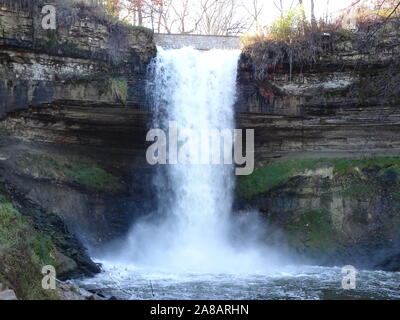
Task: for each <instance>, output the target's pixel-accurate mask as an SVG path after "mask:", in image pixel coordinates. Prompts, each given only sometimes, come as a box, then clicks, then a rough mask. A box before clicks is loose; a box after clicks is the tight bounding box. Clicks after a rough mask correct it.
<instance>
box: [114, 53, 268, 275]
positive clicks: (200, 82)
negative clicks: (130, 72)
mask: <svg viewBox="0 0 400 320" xmlns="http://www.w3.org/2000/svg"><path fill="white" fill-rule="evenodd" d="M239 55H240V52H239V51H233V50H232V51H230V50H211V51H197V50H195V49H193V48H183V49H177V50H163V49H162V48H159V50H158V55H157V57H156V59H155V60H154V62H153V64H152V66H151V72H150V80H149V86H148V95H149V96H150V97H151V98H152V106H153V110H152V111H153V115H154V116H153V124H152V127H153V128H159V129H162V130H163V131H165V132H167V131H168V130H169V129H170V123H171V122H174V123H176V126H177V127H176V130H177V132H178V136H180V135H182V134H183V137H185V135H184V132H185V130H188V129H190V130H191V131H192V132H194V133H196V136H197V137H204V132H211V131H212V130H228V131H230V132H233V130H234V125H235V121H234V109H233V106H234V103H235V98H236V78H237V68H238V59H239ZM169 135H171V132H170V131H169ZM180 141H181V142H180V143H179V144H178V145H177V147H178V148H179V147H183V146H182V145H184V152H183V153H184V155H185V156H186V157H188V158H190V156H193V155H195V154H197V155H202V156H204V155H206V156H207V157H208V158H209V156H210V149H212V148H213V146H211V142H212V141H210V140H207V139H204V140H203V139H201V142H199V139H193V138H190V137H189V136H188V137H187V138H186V139H181V140H180ZM182 141H183V143H182ZM204 141H206V142H207V143H204ZM220 142H221V145H220V146H219V147H221V148H222V146H223V141H220ZM219 147H218V148H219ZM225 147H226V146H225ZM229 148H230V150H228V151H230V152H231V154H232V141H231V144H230V145H229V143H228V149H229ZM169 149H171V146H169ZM222 149H223V148H222ZM223 151H224V150H221V154H223ZM171 157H174V155H173V154H169V153H168V158H169V160H171ZM207 157H206V158H207ZM157 172H158V173H157V175H156V177H155V179H154V181H153V184H154V189H155V190H156V192H155V193H156V194H157V202H158V210H157V211H156V212H154V213H153V214H151V215H149V216H147V217H146V218H145V219H142V220H141V221H140V222H138V223H136V224H135V225H134V227H133V228H132V230H131V232H130V234H129V237H128V239H127V241H126V243H125V244H124V246H123V250H122V251H123V253H122V254H119V259H120V260H121V259H122V260H123V261H124V262H125V263H129V264H133V265H135V266H139V267H143V268H146V269H149V268H157V269H159V270H160V269H162V270H166V271H168V270H169V271H171V272H179V271H182V272H199V273H235V272H255V271H256V270H259V269H265V267H266V265H267V263H266V261H265V259H266V257H267V256H268V259H270V260H271V259H272V255H271V254H267V253H266V251H265V250H264V249H263V248H262V246H261V245H260V244H259V243H258V239H257V235H258V231H259V230H258V225H259V223H258V221H255V220H251V219H250V218H249V216H251V215H247V217H248V218H246V219H247V221H246V223H245V225H246V226H245V227H243V225H244V223H243V221H241V222H240V223H238V225H239V227H237V226H235V223H234V221H235V218H234V217H233V216H232V203H233V192H234V185H235V183H234V182H235V176H234V166H233V164H211V162H209V163H206V162H205V163H204V164H181V163H179V164H169V165H158V167H157ZM253 216H256V214H255V215H253ZM235 228H236V229H235ZM235 240H236V242H235V244H233V242H234V241H235Z"/></svg>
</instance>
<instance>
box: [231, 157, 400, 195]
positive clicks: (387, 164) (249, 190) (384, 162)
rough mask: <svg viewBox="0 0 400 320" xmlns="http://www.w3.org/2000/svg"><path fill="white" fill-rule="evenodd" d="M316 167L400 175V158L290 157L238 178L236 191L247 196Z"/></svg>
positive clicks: (343, 172)
mask: <svg viewBox="0 0 400 320" xmlns="http://www.w3.org/2000/svg"><path fill="white" fill-rule="evenodd" d="M318 166H332V167H333V168H334V172H335V174H337V175H339V176H346V175H351V174H354V173H356V172H357V170H363V169H365V168H372V167H374V166H377V167H379V168H381V169H380V170H381V174H387V173H388V172H395V173H397V176H400V157H378V158H362V159H305V160H293V161H287V162H282V163H275V164H271V165H269V166H265V167H262V168H259V169H257V170H256V171H254V173H253V174H252V175H250V176H242V177H240V178H239V180H238V186H237V191H238V194H239V196H241V197H243V198H246V199H250V198H252V197H253V196H256V195H258V194H262V193H265V192H268V191H269V190H271V189H273V188H274V187H277V186H279V185H281V184H284V183H285V182H287V181H288V180H289V179H290V178H291V177H294V176H296V175H299V174H302V173H304V172H305V171H306V170H312V169H315V168H317V167H318ZM350 187H351V186H350ZM349 192H351V190H349Z"/></svg>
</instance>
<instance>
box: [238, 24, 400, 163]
mask: <svg viewBox="0 0 400 320" xmlns="http://www.w3.org/2000/svg"><path fill="white" fill-rule="evenodd" d="M396 28H397V27H396ZM397 30H398V28H397V29H394V30H392V31H387V32H386V33H385V34H383V35H382V36H380V37H378V39H376V40H375V41H374V42H373V43H371V44H369V47H368V50H365V47H363V46H362V45H360V44H359V42H360V41H361V40H362V39H364V40H365V39H366V37H367V36H366V35H364V34H362V32H361V31H360V33H359V34H354V35H352V37H350V39H341V40H340V39H339V40H338V41H337V42H335V43H333V44H332V48H331V49H330V50H327V51H326V52H324V53H323V54H321V56H319V57H318V59H317V61H316V62H315V63H313V64H310V65H296V64H295V65H293V66H292V71H291V72H290V67H289V64H288V63H285V62H284V61H283V62H282V63H281V64H278V65H276V66H269V68H270V69H268V70H267V74H266V76H265V77H264V78H262V79H259V78H257V69H259V68H262V67H260V66H257V65H254V64H253V58H252V57H251V56H250V55H249V54H248V53H247V52H246V51H245V52H244V54H243V55H242V58H241V61H240V65H239V99H238V102H237V105H236V108H237V111H238V112H239V116H238V118H237V123H238V126H239V127H243V128H254V129H255V140H256V141H255V144H256V156H257V157H258V161H259V162H262V161H268V160H270V159H274V158H277V157H282V158H283V159H285V158H287V157H290V155H291V154H299V153H302V154H303V155H302V156H301V157H305V156H307V155H309V156H310V157H318V156H321V157H324V156H326V155H327V154H328V153H332V154H333V156H336V157H337V156H340V157H343V156H346V155H350V154H352V153H353V152H356V153H359V154H363V153H364V154H367V155H368V154H371V153H376V154H381V155H382V154H387V153H389V154H390V153H392V154H393V153H395V154H399V150H400V148H399V139H398V136H399V133H400V132H399V130H400V126H399V119H400V111H399V110H400V109H399V96H400V92H399V91H398V89H397V88H396V87H395V86H394V85H393V84H394V83H397V82H398V79H397V78H398V75H399V71H400V66H399V64H398V63H397V61H398V54H399V52H400V46H399V45H398V38H399V33H398V31H397ZM264 54H266V53H264ZM265 68H267V67H265ZM294 156H296V155H294Z"/></svg>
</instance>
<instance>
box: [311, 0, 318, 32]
mask: <svg viewBox="0 0 400 320" xmlns="http://www.w3.org/2000/svg"><path fill="white" fill-rule="evenodd" d="M311 26H312V28H313V29H315V28H316V26H317V19H316V18H315V2H314V0H311Z"/></svg>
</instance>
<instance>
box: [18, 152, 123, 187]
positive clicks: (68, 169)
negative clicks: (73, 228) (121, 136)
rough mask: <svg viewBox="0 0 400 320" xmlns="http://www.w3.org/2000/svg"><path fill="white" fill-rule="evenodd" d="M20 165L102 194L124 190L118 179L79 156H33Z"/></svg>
mask: <svg viewBox="0 0 400 320" xmlns="http://www.w3.org/2000/svg"><path fill="white" fill-rule="evenodd" d="M20 164H21V166H22V167H25V168H27V169H28V170H29V168H31V167H32V166H36V167H38V168H40V171H41V172H42V173H43V175H44V176H45V177H46V178H48V179H54V180H66V181H68V182H71V183H75V184H77V185H80V186H83V187H84V188H87V189H90V190H94V191H97V192H101V193H108V194H114V193H117V192H118V191H121V190H122V189H123V186H122V184H121V183H120V181H119V178H118V177H116V176H114V175H113V174H111V173H109V172H108V171H106V170H105V169H103V168H101V167H99V166H98V165H97V164H96V163H95V162H93V161H91V160H88V159H84V158H80V157H77V156H69V157H63V158H55V157H50V156H45V155H41V156H31V157H29V158H24V159H22V160H21V161H20Z"/></svg>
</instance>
